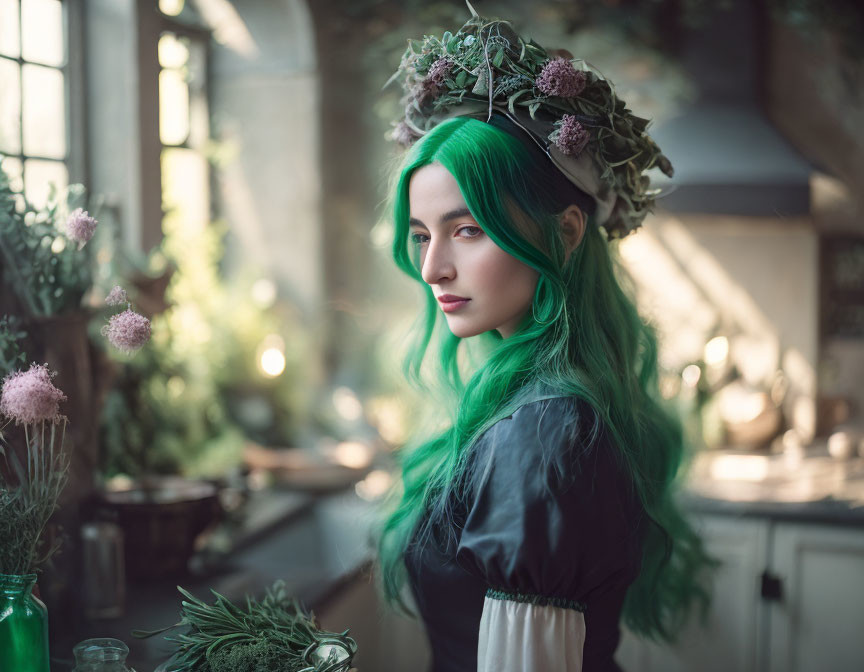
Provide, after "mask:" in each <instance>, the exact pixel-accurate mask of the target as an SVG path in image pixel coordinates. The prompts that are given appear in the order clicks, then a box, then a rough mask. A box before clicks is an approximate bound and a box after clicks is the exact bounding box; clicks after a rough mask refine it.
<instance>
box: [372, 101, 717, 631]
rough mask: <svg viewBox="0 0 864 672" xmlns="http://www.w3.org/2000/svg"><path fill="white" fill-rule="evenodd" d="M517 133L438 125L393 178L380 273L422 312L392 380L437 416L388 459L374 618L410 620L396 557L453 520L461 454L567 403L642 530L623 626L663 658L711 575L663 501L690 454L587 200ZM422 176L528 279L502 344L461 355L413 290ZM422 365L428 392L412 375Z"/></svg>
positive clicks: (611, 245) (468, 121)
mask: <svg viewBox="0 0 864 672" xmlns="http://www.w3.org/2000/svg"><path fill="white" fill-rule="evenodd" d="M520 133H521V131H519V130H518V129H516V128H515V127H514V126H512V125H511V123H510V122H509V121H508V120H507V119H506V118H505V117H503V116H498V115H494V116H493V117H492V119H490V121H489V122H488V123H487V122H484V121H481V120H478V119H472V118H468V117H456V118H453V119H449V120H447V121H444V122H442V123H441V124H439V125H438V126H436V127H434V128H433V129H432V130H431V131H429V132H428V133H427V134H426V135H424V136H423V137H422V138H421V139H420V140H418V141H417V142H416V143H415V144H414V145H413V146H412V147H411V148H410V149H409V150H408V152H407V154H406V155H405V157H404V159H403V160H402V163H401V164H400V166H399V168H398V170H397V171H396V173H395V174H394V180H393V184H392V185H391V193H390V198H391V199H392V202H391V206H392V212H393V216H394V223H395V232H394V239H393V250H392V251H393V257H394V259H395V262H396V265H397V266H398V267H399V268H400V269H401V270H402V271H403V272H405V273H406V274H407V275H409V276H410V277H412V278H413V279H415V280H417V281H418V282H419V283H420V285H421V287H422V288H423V290H424V294H425V299H426V300H425V311H423V313H422V314H421V316H420V318H419V319H418V321H417V322H416V323H415V329H414V334H413V340H412V341H411V342H410V345H409V347H408V350H407V352H406V354H405V358H404V362H403V372H404V373H405V375H406V377H407V378H408V379H409V380H410V381H411V382H412V383H413V384H415V385H416V386H417V387H419V388H421V389H423V390H424V391H427V392H430V393H432V392H433V390H434V392H435V397H434V399H435V400H436V402H437V403H438V405H439V406H436V408H439V407H440V409H441V411H442V412H444V413H445V414H447V416H449V422H446V423H443V425H442V426H444V429H441V428H440V427H438V428H435V429H434V430H433V431H432V432H431V433H430V432H417V433H416V435H415V436H414V437H413V438H412V439H411V440H410V441H409V442H407V443H406V445H405V446H403V447H402V449H401V450H400V451H399V453H398V457H399V464H400V467H401V478H400V479H398V480H397V482H396V483H395V484H394V487H393V488H392V489H391V491H390V493H389V494H388V497H387V498H385V501H384V504H383V509H382V512H381V514H382V515H381V518H380V520H379V523H378V528H377V529H376V543H377V551H378V560H379V562H380V569H381V572H380V579H381V582H380V586H379V590H381V591H382V593H383V597H384V601H385V603H387V604H389V605H391V606H396V607H397V608H401V609H402V610H403V611H404V612H405V613H407V614H409V615H411V616H414V614H413V612H412V611H411V610H410V609H409V608H408V607H407V605H406V604H405V602H404V601H403V600H402V598H401V597H400V593H401V591H402V588H403V586H404V584H405V580H406V576H407V574H406V568H405V565H404V554H405V550H406V546H407V545H408V543H409V542H410V541H411V539H412V537H413V535H414V534H415V528H416V530H419V532H418V535H419V536H418V539H426V538H428V534H429V531H430V530H431V526H432V521H434V520H440V519H441V518H442V517H443V518H444V520H452V513H453V512H452V510H451V508H450V507H451V497H450V495H451V494H453V493H454V492H458V487H459V486H458V483H460V482H462V479H463V478H464V476H465V473H466V468H465V467H466V462H467V459H466V458H467V455H468V453H469V449H470V447H471V445H472V444H473V443H474V441H476V440H477V438H478V437H479V436H480V435H481V434H482V433H483V432H484V431H485V430H486V429H488V428H489V427H491V426H492V425H493V424H494V423H495V422H497V421H498V420H500V419H502V418H504V417H507V416H508V415H510V414H512V413H513V411H514V410H515V408H518V407H519V406H520V405H522V404H524V403H526V399H537V398H546V397H556V396H557V397H560V396H566V397H576V398H579V399H581V400H583V401H584V402H586V403H587V404H588V405H590V407H591V410H593V411H594V413H593V415H594V426H593V428H592V437H596V436H597V435H598V434H599V432H600V426H601V424H602V426H604V427H605V428H606V429H607V430H608V432H609V434H610V435H611V437H612V439H613V441H612V444H613V445H615V446H616V447H617V452H618V453H619V454H618V455H616V459H617V460H618V461H619V462H620V464H622V465H624V467H625V469H626V472H627V473H629V475H630V476H631V481H632V487H633V488H634V490H635V491H636V492H637V493H638V496H639V498H640V500H641V502H642V504H643V505H644V509H645V512H646V514H647V515H646V520H647V521H648V525H647V528H646V531H645V536H644V544H643V550H642V566H641V571H640V574H639V576H638V577H637V578H636V579H635V581H634V582H633V583H632V584H631V585H630V586H629V588H628V592H627V595H626V598H625V601H624V605H623V609H622V618H623V620H624V622H625V624H626V625H627V626H628V628H630V630H631V631H633V632H635V633H636V634H640V635H642V636H645V637H649V638H651V639H655V640H657V639H660V638H662V639H664V640H666V641H667V642H672V641H674V640H675V635H674V633H677V632H678V631H679V630H680V628H681V625H682V624H683V623H684V622H685V620H686V618H687V615H688V612H689V610H690V608H691V607H692V605H693V604H694V603H695V602H697V601H698V602H699V603H701V606H702V619H703V623H704V619H705V617H706V614H707V611H708V608H709V606H710V602H711V595H710V591H709V585H710V582H709V580H708V579H709V577H707V576H705V575H704V574H703V570H705V569H711V568H714V567H716V566H718V565H719V564H720V563H719V561H718V560H717V559H716V558H712V557H711V556H709V555H708V554H707V552H706V550H705V548H704V545H703V541H702V539H701V538H700V536H699V535H698V534H697V532H696V531H695V530H694V528H693V527H692V526H691V524H690V523H689V522H688V521H687V519H686V518H685V516H684V515H683V513H682V511H681V510H680V509H679V507H678V505H677V504H676V501H675V499H674V496H675V493H676V491H677V490H678V489H679V488H680V486H681V482H682V476H683V474H684V472H685V471H686V470H685V469H684V468H682V467H684V466H685V462H686V460H687V458H688V454H687V451H686V445H685V440H684V432H683V428H682V424H681V421H680V419H679V418H678V416H677V415H676V414H675V412H674V411H672V410H671V408H670V405H669V403H668V402H666V401H665V400H664V399H663V398H662V397H661V395H660V394H659V390H658V362H657V336H656V333H655V330H654V328H653V326H652V325H650V324H649V323H647V322H646V321H644V320H643V319H642V318H641V317H640V315H639V313H638V311H637V309H636V307H635V301H634V300H633V299H631V298H630V296H633V295H635V294H634V286H633V283H632V280H631V279H630V276H629V275H628V274H627V272H626V269H625V268H624V267H623V265H622V264H621V263H620V261H619V258H618V256H617V255H618V246H617V241H610V240H609V239H608V236H606V235H604V232H603V231H601V230H600V228H599V227H598V226H596V223H595V222H596V219H595V217H594V210H593V199H590V197H588V196H586V194H584V193H583V192H582V191H580V190H579V189H578V188H577V187H576V186H575V185H573V184H572V183H571V182H570V181H569V180H567V179H566V177H564V176H563V175H562V174H561V172H560V171H559V170H558V169H557V168H555V167H554V165H553V164H552V163H551V161H549V159H548V158H547V157H546V156H545V155H543V154H542V153H541V152H540V151H539V150H537V149H536V148H535V147H533V146H532V145H531V143H530V140H526V139H525V138H524V137H522V136H520ZM433 162H435V163H440V164H441V165H443V166H444V167H445V168H446V169H447V170H448V171H449V172H450V173H451V174H452V175H453V176H454V178H455V179H456V182H457V183H458V185H459V188H460V191H461V193H462V196H463V198H464V199H465V203H466V205H467V206H468V208H469V210H470V211H471V213H472V214H473V215H474V217H475V219H476V220H477V222H478V223H479V224H480V225H481V226H482V228H483V230H484V232H485V233H486V235H488V236H490V237H491V238H492V240H494V242H495V243H496V244H497V245H498V246H499V247H501V248H502V249H503V250H505V251H506V252H508V253H509V254H511V255H513V256H514V257H516V258H517V259H519V260H520V261H522V262H524V263H525V264H527V265H529V266H531V267H532V268H534V269H536V270H537V271H538V273H539V277H538V282H537V288H536V292H535V295H534V299H533V302H532V306H531V309H530V310H528V311H527V313H526V314H525V316H524V317H523V319H522V321H521V322H520V324H519V325H518V326H517V328H516V330H515V332H514V333H513V335H512V336H510V338H507V339H506V340H505V339H502V337H501V335H500V334H499V333H498V332H497V331H496V330H491V331H488V332H485V333H483V334H479V335H477V336H475V337H473V338H470V339H461V338H459V337H457V336H455V335H453V333H452V332H450V330H449V329H448V328H447V324H446V321H445V320H444V318H443V314H442V312H441V310H440V309H439V307H438V305H437V302H436V299H435V296H434V294H433V292H432V290H431V287H430V286H429V285H427V284H426V283H425V282H424V281H423V279H422V277H421V275H420V267H419V252H418V251H417V248H416V246H415V245H414V244H413V243H412V241H411V240H410V238H409V233H408V219H409V216H410V212H409V202H408V186H409V182H410V179H411V177H412V175H413V173H414V171H415V170H417V169H418V168H420V167H422V166H425V165H427V164H430V163H433ZM573 203H575V204H577V205H579V206H580V207H581V208H582V210H583V212H584V213H586V214H587V226H586V230H585V233H584V235H583V237H582V240H581V242H580V244H579V245H578V247H577V248H576V249H575V250H574V251H573V252H572V254H571V255H570V257H569V259H567V260H566V263H565V246H564V241H563V240H562V238H561V234H560V225H559V223H558V218H557V214H558V213H561V212H563V211H564V210H565V209H566V208H567V206H568V205H570V204H573ZM625 288H626V291H625ZM436 327H437V330H436ZM436 333H437V338H435V340H434V345H435V346H436V348H432V347H431V346H432V345H433V336H435V335H436ZM463 341H464V343H463ZM460 345H461V346H462V349H463V350H465V349H466V348H467V352H466V353H465V356H466V357H468V358H469V360H470V358H471V357H474V358H475V359H476V356H477V353H476V352H475V351H474V349H475V348H477V347H479V348H480V350H481V353H482V357H481V358H480V360H478V361H475V362H474V363H473V365H472V367H471V369H472V370H469V371H467V372H463V371H462V369H463V368H466V365H465V363H464V361H462V362H461V363H460ZM435 349H437V353H433V354H437V357H435V358H434V365H435V369H434V372H433V373H432V376H431V381H430V382H431V383H432V385H431V386H430V385H429V384H428V383H427V381H426V380H425V379H424V376H423V373H422V368H423V367H422V365H423V363H424V360H427V359H431V358H427V353H429V351H430V350H435ZM465 378H467V380H464V379H465ZM439 415H440V414H439ZM445 417H446V416H445ZM427 510H428V511H429V512H430V515H429V516H428V517H426V519H425V522H424V524H423V525H422V526H419V527H418V522H420V521H421V520H423V518H422V514H423V513H424V512H425V511H427ZM449 527H452V525H450V526H447V525H445V526H444V528H445V529H448V528H449Z"/></svg>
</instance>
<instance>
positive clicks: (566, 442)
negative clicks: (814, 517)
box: [472, 396, 602, 484]
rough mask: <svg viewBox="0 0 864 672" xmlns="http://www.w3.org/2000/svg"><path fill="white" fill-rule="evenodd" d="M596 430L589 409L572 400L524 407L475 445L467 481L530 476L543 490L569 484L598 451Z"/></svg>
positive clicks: (545, 400) (544, 400) (546, 400)
mask: <svg viewBox="0 0 864 672" xmlns="http://www.w3.org/2000/svg"><path fill="white" fill-rule="evenodd" d="M599 429H600V427H599V425H597V416H596V413H595V412H594V411H593V409H592V407H591V405H590V404H588V403H587V402H586V401H584V400H582V399H580V398H578V397H574V396H554V397H545V398H541V399H534V400H531V401H528V402H526V403H524V404H522V405H520V406H518V407H517V408H516V409H515V410H513V412H512V413H511V415H509V416H506V417H504V418H502V419H501V420H499V421H497V422H496V423H495V424H494V425H492V426H491V427H490V429H489V430H488V431H487V432H485V433H484V435H483V436H482V437H481V439H480V441H478V445H477V456H476V462H475V464H474V467H475V468H474V469H473V470H472V471H473V475H474V476H480V477H481V478H482V476H483V475H484V474H485V475H489V474H491V473H492V472H493V471H494V472H497V473H498V474H499V475H500V474H502V472H510V473H512V474H523V475H525V476H527V475H529V474H530V475H532V477H541V482H543V483H545V484H553V483H556V482H557V483H561V482H562V481H569V480H572V478H573V477H574V475H575V474H576V473H581V471H582V468H581V463H582V462H584V461H585V460H586V459H587V457H588V456H589V454H590V453H591V452H593V451H594V448H595V446H596V445H598V439H599V438H600V437H601V434H602V432H598V430H599ZM543 476H545V478H543Z"/></svg>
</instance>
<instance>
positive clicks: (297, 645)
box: [132, 580, 357, 672]
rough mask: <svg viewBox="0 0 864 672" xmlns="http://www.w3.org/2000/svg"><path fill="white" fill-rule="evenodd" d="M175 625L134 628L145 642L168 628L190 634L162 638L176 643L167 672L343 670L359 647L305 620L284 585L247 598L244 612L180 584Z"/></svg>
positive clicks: (220, 598) (222, 599)
mask: <svg viewBox="0 0 864 672" xmlns="http://www.w3.org/2000/svg"><path fill="white" fill-rule="evenodd" d="M177 590H179V591H180V592H181V593H182V594H183V596H184V597H186V599H185V600H183V601H182V602H181V604H182V607H181V619H180V622H179V623H175V624H174V625H171V626H168V627H167V628H162V629H161V630H154V631H149V632H148V631H142V630H133V631H132V636H133V637H139V638H145V637H151V636H153V635H157V634H160V633H163V632H165V631H167V630H171V629H172V628H177V627H182V626H189V630H188V632H186V633H185V634H178V635H176V636H170V637H168V636H166V637H165V639H166V640H167V641H170V642H175V643H176V644H177V651H176V652H175V654H174V656H173V657H172V658H171V660H170V661H169V663H168V665H167V668H166V669H167V670H168V671H169V672H187V671H188V672H346V671H347V670H348V668H349V667H350V665H351V660H352V659H353V657H354V655H356V653H357V643H356V642H355V641H354V639H353V638H351V637H348V636H347V634H348V630H345V631H344V632H341V633H335V632H327V631H323V630H319V629H318V627H317V626H316V624H315V620H314V614H313V615H312V616H307V615H306V614H305V613H304V612H303V610H302V609H301V608H300V606H299V605H298V603H297V600H296V599H295V598H293V597H292V598H289V597H288V595H287V592H286V589H285V583H284V581H281V580H280V581H277V582H276V583H274V584H273V586H272V587H271V588H268V589H267V591H266V595H265V597H264V599H263V600H261V601H258V600H255V599H252V598H250V597H249V596H247V597H246V607H245V609H243V608H241V607H238V606H237V605H235V604H233V603H232V602H231V601H230V600H228V599H226V598H225V597H223V596H222V595H220V594H219V593H217V592H216V591H215V590H211V592H212V593H213V594H214V595H215V596H216V602H215V603H214V604H212V605H210V604H206V603H205V602H202V601H201V600H199V599H197V598H196V597H194V596H193V595H191V594H190V593H189V592H188V591H186V590H184V589H183V588H181V587H180V586H178V587H177Z"/></svg>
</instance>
